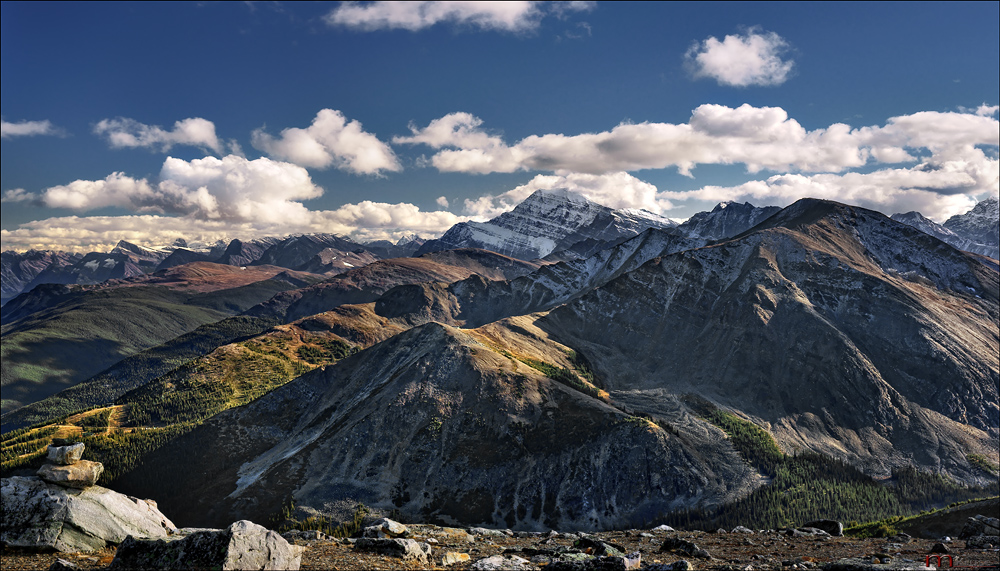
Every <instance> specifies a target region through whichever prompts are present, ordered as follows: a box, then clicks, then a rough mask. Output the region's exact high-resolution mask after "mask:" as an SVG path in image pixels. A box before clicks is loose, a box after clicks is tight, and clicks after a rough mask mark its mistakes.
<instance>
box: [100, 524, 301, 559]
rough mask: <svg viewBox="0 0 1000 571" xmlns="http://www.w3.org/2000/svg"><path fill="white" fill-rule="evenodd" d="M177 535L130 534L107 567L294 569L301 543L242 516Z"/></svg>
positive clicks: (299, 557) (299, 554) (298, 557)
mask: <svg viewBox="0 0 1000 571" xmlns="http://www.w3.org/2000/svg"><path fill="white" fill-rule="evenodd" d="M174 537H176V539H168V540H164V539H159V540H141V539H135V538H133V537H129V538H128V539H126V540H125V541H124V542H122V544H121V546H119V547H118V551H117V553H116V554H115V559H114V561H112V562H111V565H110V567H109V569H178V570H188V569H190V570H194V569H206V568H211V569H222V570H223V571H231V570H240V569H261V570H264V569H267V570H271V569H289V570H297V569H298V568H299V565H300V563H301V560H302V552H303V551H305V548H304V547H299V546H297V545H291V544H289V543H288V542H287V541H285V538H283V537H281V536H280V535H278V533H277V532H274V531H271V530H269V529H267V528H265V527H263V526H260V525H257V524H255V523H253V522H251V521H247V520H241V521H238V522H235V523H233V524H232V525H230V526H229V527H228V528H226V529H224V530H220V529H214V530H198V531H194V532H192V533H190V534H185V533H183V530H182V533H179V534H177V535H176V536H174Z"/></svg>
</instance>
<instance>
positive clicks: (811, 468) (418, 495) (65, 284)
mask: <svg viewBox="0 0 1000 571" xmlns="http://www.w3.org/2000/svg"><path fill="white" fill-rule="evenodd" d="M998 218H1000V216H998V205H997V200H996V199H995V198H992V199H989V200H986V201H983V202H981V203H979V205H977V206H976V207H975V208H974V209H973V210H972V211H970V212H969V213H967V214H965V215H961V216H956V217H953V218H951V219H949V220H948V221H946V222H945V223H944V224H943V225H939V224H936V223H934V222H933V221H931V220H928V219H927V218H924V217H923V216H922V215H921V214H919V213H917V212H910V213H905V214H896V215H893V216H892V217H887V216H884V215H882V214H880V213H878V212H875V211H871V210H866V209H863V208H859V207H854V206H849V205H844V204H839V203H834V202H829V201H823V200H815V199H802V200H799V201H797V202H795V203H793V204H791V205H790V206H788V207H786V208H778V207H766V208H759V207H755V206H753V205H751V204H738V203H722V204H719V205H718V206H717V207H716V208H715V209H714V210H712V211H711V212H702V213H699V214H696V215H695V216H692V217H691V218H690V219H688V220H687V221H686V222H683V223H676V222H674V221H671V220H668V219H665V218H662V217H659V216H657V215H654V214H651V213H649V212H645V211H640V210H613V209H611V208H607V207H605V206H602V205H600V204H596V203H593V202H590V201H588V200H586V199H584V198H581V197H579V196H578V195H576V194H573V193H570V192H567V191H561V190H555V191H537V192H536V193H535V194H533V195H531V196H530V197H529V198H527V199H526V200H525V201H524V202H522V203H521V204H519V205H518V206H517V207H516V208H514V209H513V210H512V211H510V212H507V213H505V214H502V215H500V216H499V217H497V218H494V219H493V220H490V221H488V222H482V223H476V222H468V223H462V224H458V225H456V226H454V227H452V228H451V229H450V230H448V231H447V232H446V233H444V234H443V235H442V236H441V237H440V238H437V239H433V240H423V239H420V238H418V237H416V236H413V237H410V238H407V239H405V240H402V241H400V242H399V243H395V244H393V243H389V242H376V243H370V244H359V243H355V242H352V241H350V240H348V239H346V238H343V237H339V236H334V235H307V236H295V237H287V238H273V237H266V238H260V239H257V240H252V241H245V242H241V241H239V240H233V241H232V242H230V243H228V244H227V243H219V244H206V245H198V244H195V245H189V244H187V243H185V242H183V241H179V242H177V243H175V244H173V245H171V246H170V247H165V248H152V247H146V246H140V245H136V244H130V243H127V242H121V243H119V245H118V246H117V247H116V248H115V249H114V250H113V251H111V252H108V253H90V254H87V255H74V254H67V253H63V252H37V251H31V252H26V253H15V252H4V253H3V259H2V263H3V268H2V269H3V301H4V304H3V310H2V316H3V329H2V356H3V365H2V375H3V376H2V386H3V409H2V410H3V416H2V430H3V443H2V460H3V475H4V477H7V476H8V475H19V474H22V473H24V474H27V473H33V469H34V468H37V467H38V466H39V465H40V464H41V462H42V459H43V457H44V454H45V447H46V445H47V444H49V443H50V442H51V441H52V439H53V438H57V437H58V438H69V439H75V440H78V441H81V442H84V443H86V455H87V457H88V459H91V460H97V461H100V462H102V463H103V464H104V466H105V471H104V474H103V475H102V476H101V482H102V485H106V486H110V487H112V488H114V489H116V490H119V491H121V492H123V493H126V494H130V495H133V496H136V497H141V498H152V499H155V500H156V502H157V503H158V505H159V509H160V510H162V512H163V513H164V514H168V515H169V517H170V518H171V519H172V520H173V521H174V522H176V523H177V524H178V525H183V526H197V527H225V526H227V525H229V524H230V523H231V522H233V521H236V520H241V519H250V520H254V521H257V522H259V523H265V524H267V523H272V524H274V525H293V524H295V523H296V522H300V523H301V522H302V521H303V520H305V519H306V518H312V519H311V520H310V521H312V522H314V523H315V522H321V523H322V525H325V526H328V527H334V526H336V525H337V524H339V523H342V522H350V521H351V520H352V518H353V517H354V516H355V515H356V514H357V513H358V511H359V510H360V509H361V507H360V506H364V509H365V510H369V511H374V512H376V513H381V514H386V515H388V514H393V515H394V517H396V518H398V519H401V520H403V521H410V522H424V523H439V524H448V525H464V526H473V525H475V526H486V527H506V528H511V529H518V530H548V529H558V530H605V529H622V528H634V527H642V526H647V525H650V524H653V523H655V522H659V523H672V524H681V525H687V526H690V527H702V528H706V529H715V527H717V526H718V525H723V524H726V523H727V522H729V523H732V522H736V523H741V524H745V525H756V526H758V527H767V526H772V527H775V526H782V525H796V524H800V523H801V522H802V521H808V520H809V519H818V518H832V519H841V520H844V521H851V520H857V521H871V520H876V519H879V518H882V517H886V516H888V515H899V514H907V513H914V512H917V511H920V510H923V509H927V508H930V507H940V506H943V505H945V504H947V503H949V502H952V501H957V500H963V499H969V498H973V497H983V496H991V495H997V493H998V489H997V477H998V467H997V465H998V463H1000V449H998V448H1000V446H998V439H1000V391H998V385H1000V299H998V298H1000V262H998V261H997V257H998V246H1000V239H998Z"/></svg>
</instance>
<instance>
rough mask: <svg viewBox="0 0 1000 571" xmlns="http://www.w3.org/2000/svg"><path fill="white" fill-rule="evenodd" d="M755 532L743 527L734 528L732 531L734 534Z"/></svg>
mask: <svg viewBox="0 0 1000 571" xmlns="http://www.w3.org/2000/svg"><path fill="white" fill-rule="evenodd" d="M753 532H754V531H753V530H752V529H750V528H747V527H743V526H742V525H738V526H736V527H734V528H733V531H732V533H753Z"/></svg>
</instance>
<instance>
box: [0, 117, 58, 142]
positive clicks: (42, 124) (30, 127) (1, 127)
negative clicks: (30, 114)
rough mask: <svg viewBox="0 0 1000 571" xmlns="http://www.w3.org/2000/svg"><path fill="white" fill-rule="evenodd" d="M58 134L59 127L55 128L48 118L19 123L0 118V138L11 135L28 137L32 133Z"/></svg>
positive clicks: (7, 137)
mask: <svg viewBox="0 0 1000 571" xmlns="http://www.w3.org/2000/svg"><path fill="white" fill-rule="evenodd" d="M58 134H59V129H56V128H55V127H54V126H53V125H52V122H51V121H49V120H45V121H21V122H19V123H10V122H8V121H4V120H0V138H2V139H9V138H11V137H30V136H32V135H58Z"/></svg>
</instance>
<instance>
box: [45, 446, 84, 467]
mask: <svg viewBox="0 0 1000 571" xmlns="http://www.w3.org/2000/svg"><path fill="white" fill-rule="evenodd" d="M84 448H86V445H84V443H83V442H77V443H76V444H71V445H69V446H49V449H48V453H47V454H46V455H45V459H46V460H48V461H49V463H50V464H57V465H59V466H69V465H70V464H72V463H74V462H79V461H80V460H81V459H82V458H83V450H84Z"/></svg>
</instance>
